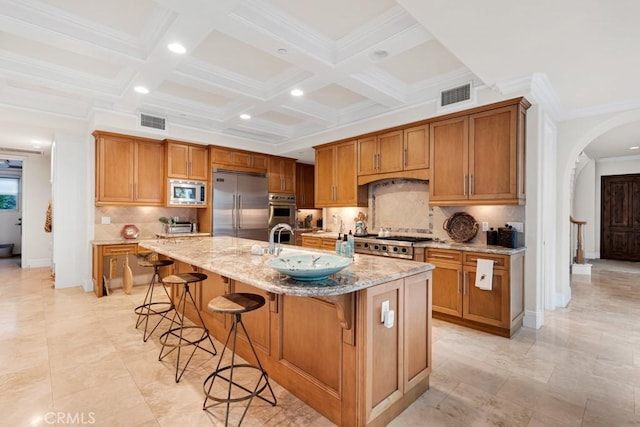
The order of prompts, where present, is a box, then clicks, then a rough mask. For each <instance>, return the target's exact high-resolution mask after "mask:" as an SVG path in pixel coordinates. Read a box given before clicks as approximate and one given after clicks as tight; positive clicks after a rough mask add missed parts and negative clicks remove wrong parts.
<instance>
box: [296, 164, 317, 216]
mask: <svg viewBox="0 0 640 427" xmlns="http://www.w3.org/2000/svg"><path fill="white" fill-rule="evenodd" d="M314 171H315V168H314V167H313V165H307V164H305V163H296V205H297V207H298V209H313V208H314V203H315V200H314V188H313V185H314V184H313V183H314Z"/></svg>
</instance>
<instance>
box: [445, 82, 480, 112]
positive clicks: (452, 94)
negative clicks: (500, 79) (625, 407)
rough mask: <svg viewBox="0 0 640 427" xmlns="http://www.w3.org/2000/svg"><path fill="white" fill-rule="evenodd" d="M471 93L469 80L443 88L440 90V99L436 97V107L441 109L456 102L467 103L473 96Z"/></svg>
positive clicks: (454, 104)
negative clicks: (455, 85)
mask: <svg viewBox="0 0 640 427" xmlns="http://www.w3.org/2000/svg"><path fill="white" fill-rule="evenodd" d="M473 95H474V91H473V88H472V87H471V82H469V83H467V84H464V85H462V86H457V87H454V88H451V89H447V90H443V91H441V92H440V99H438V108H439V109H443V108H446V107H453V106H456V105H457V104H469V103H470V102H472V101H473V100H474V98H475V97H474V96H473Z"/></svg>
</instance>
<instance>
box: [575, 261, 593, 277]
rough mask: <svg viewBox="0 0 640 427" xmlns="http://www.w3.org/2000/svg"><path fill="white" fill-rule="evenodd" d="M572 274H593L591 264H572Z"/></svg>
mask: <svg viewBox="0 0 640 427" xmlns="http://www.w3.org/2000/svg"><path fill="white" fill-rule="evenodd" d="M571 274H579V275H583V276H591V264H572V265H571Z"/></svg>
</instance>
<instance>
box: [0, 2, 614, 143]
mask: <svg viewBox="0 0 640 427" xmlns="http://www.w3.org/2000/svg"><path fill="white" fill-rule="evenodd" d="M454 3H455V5H448V4H447V2H442V1H436V0H425V1H418V0H415V1H414V0H398V1H394V0H348V1H344V0H322V1H311V0H215V1H211V0H188V1H184V0H135V1H131V0H109V1H97V0H0V111H2V112H3V117H4V123H3V130H2V132H0V146H3V145H7V144H10V143H19V144H24V145H29V144H33V143H32V142H31V140H29V141H28V142H27V138H30V139H34V138H36V139H37V138H39V137H38V136H35V137H34V136H31V137H27V136H26V133H25V132H24V131H25V129H26V128H29V126H26V125H25V124H24V123H19V121H15V122H12V121H11V120H10V118H11V116H12V115H14V114H18V112H20V111H29V112H34V113H37V114H46V115H53V116H54V117H57V118H59V120H56V125H57V126H59V127H61V128H64V126H66V125H68V126H72V125H74V124H77V123H89V122H90V121H91V118H92V115H93V114H94V113H95V112H96V111H112V112H118V113H124V114H138V113H140V112H143V113H146V114H151V115H158V116H161V117H164V118H166V119H167V122H168V125H169V126H172V125H173V126H184V127H187V128H193V129H200V130H205V131H211V132H214V133H216V134H221V135H228V136H235V137H240V138H243V139H248V140H252V141H257V142H259V143H261V144H269V145H271V146H273V147H276V148H277V147H280V148H281V147H283V146H284V145H286V144H287V143H289V142H290V141H294V140H297V141H300V140H301V139H303V138H304V137H306V136H309V135H315V134H318V133H322V132H326V131H327V130H330V129H335V128H338V127H340V126H345V125H348V124H351V123H355V122H358V121H361V120H364V119H369V118H372V117H377V116H380V115H383V114H386V113H389V112H393V111H402V109H406V108H408V107H412V106H418V105H423V104H426V103H433V102H435V100H436V99H437V97H438V95H439V92H440V91H441V90H443V89H448V88H451V87H454V86H457V85H461V84H465V83H468V82H472V83H473V85H474V86H483V85H486V86H489V87H496V88H499V87H500V85H501V84H505V83H506V82H508V81H510V80H511V79H519V78H522V77H524V76H525V75H526V74H528V73H532V72H541V71H542V72H544V71H545V70H544V69H535V68H531V67H530V66H528V60H529V59H528V58H527V57H526V56H524V55H523V54H522V52H519V51H513V52H510V53H509V55H508V56H504V57H503V64H502V65H501V64H497V63H495V60H496V55H497V54H498V53H499V52H497V50H500V49H508V48H510V46H509V45H505V43H506V42H504V40H502V39H504V38H505V37H504V34H501V33H500V31H499V29H496V28H494V26H495V25H497V24H499V23H500V20H499V17H500V15H499V14H498V15H496V14H495V13H493V14H492V15H491V16H489V17H488V20H485V17H484V16H481V15H478V16H476V18H473V17H472V16H470V14H471V13H472V12H473V11H474V8H475V9H477V8H478V7H479V6H478V5H471V4H469V5H467V6H465V4H466V3H465V2H460V1H457V2H454ZM469 3H474V2H469ZM500 3H505V2H504V1H498V0H491V1H488V3H487V5H486V6H487V7H489V6H491V7H489V9H491V8H492V7H494V6H496V5H499V4H500ZM506 3H508V4H509V5H510V6H509V7H511V8H514V9H515V8H516V7H515V6H513V5H511V3H512V2H506ZM454 6H455V7H459V8H461V9H457V10H455V11H454V10H452V8H453V7H454ZM523 10H524V9H522V8H519V9H518V10H516V12H518V14H521V13H522V12H523ZM454 12H455V15H454V14H453V13H454ZM476 12H477V11H476ZM494 12H495V11H494ZM507 12H509V10H507ZM511 12H513V11H511ZM616 12H617V11H616ZM524 18H526V15H524ZM524 18H523V19H524ZM496 20H497V23H496V22H494V21H496ZM468 21H469V22H468ZM503 21H504V20H503ZM511 21H512V20H511ZM511 21H504V23H505V24H508V27H509V28H511V27H513V26H514V25H515V26H516V27H519V25H516V24H514V23H513V22H511ZM483 22H484V23H487V24H491V26H490V28H489V29H486V28H484V26H482V25H480V24H481V23H483ZM463 23H464V24H465V25H466V27H460V25H461V24H463ZM456 27H458V28H456ZM430 28H433V29H434V30H435V32H434V31H432V30H430ZM469 29H471V30H472V31H469ZM529 29H530V28H522V32H523V33H527V32H528V31H529ZM553 29H554V30H555V28H553ZM541 33H542V32H541V31H540V30H539V29H537V28H531V37H533V35H539V34H541ZM501 36H502V38H499V37H501ZM491 40H494V41H496V44H492V43H491ZM545 40H546V39H545ZM174 42H179V43H181V44H182V45H184V47H185V48H186V53H184V54H176V53H173V52H171V51H169V50H168V49H167V46H168V45H169V44H170V43H174ZM527 48H528V45H527ZM503 53H504V52H503ZM483 55H485V56H484V57H485V59H486V60H485V61H483V60H482V58H483ZM531 55H533V56H536V57H538V56H540V55H539V53H538V52H532V53H531ZM564 59H565V62H568V61H567V60H566V58H564ZM510 60H513V62H515V63H514V64H511V63H509V61H510ZM505 64H506V65H505ZM521 64H523V65H522V67H520V68H518V66H519V65H521ZM540 65H541V66H543V67H546V64H544V61H543V60H542V62H541V63H540ZM567 66H569V67H570V64H567ZM554 69H555V68H554ZM473 70H477V71H473ZM550 77H553V76H550ZM555 79H556V80H555V81H554V79H553V78H551V83H552V85H553V84H555V83H556V82H558V84H562V85H563V89H564V87H565V86H567V84H566V81H565V80H566V79H564V77H563V78H559V77H556V78H555ZM137 86H144V87H146V88H147V89H148V90H149V93H147V94H140V93H137V92H136V91H134V88H135V87H137ZM293 89H300V90H302V91H303V92H304V94H303V95H302V96H298V97H296V96H292V95H291V93H290V92H291V90H293ZM559 93H561V91H559ZM562 93H563V96H565V98H564V100H566V104H567V105H566V107H568V108H570V109H573V110H576V109H580V108H583V107H584V108H586V107H589V108H593V107H594V105H592V104H593V103H592V102H591V101H590V100H589V99H580V98H579V97H578V98H576V97H575V96H573V93H572V92H562ZM598 96H599V98H597V101H598V102H607V103H610V102H611V100H609V99H604V100H603V99H602V94H601V93H600V90H599V91H598ZM586 98H588V97H586ZM561 101H562V100H561ZM590 102H591V103H590ZM559 105H560V106H561V107H562V102H560V103H559ZM241 114H248V115H250V116H251V118H250V119H248V120H243V119H241V118H240V115H241ZM36 128H37V127H36V126H33V131H34V132H36V131H37V130H38V129H36ZM40 131H41V133H42V138H43V139H44V140H46V138H47V137H46V134H47V132H52V131H55V129H50V128H46V129H45V128H44V127H42V128H41V129H40ZM280 151H282V150H280Z"/></svg>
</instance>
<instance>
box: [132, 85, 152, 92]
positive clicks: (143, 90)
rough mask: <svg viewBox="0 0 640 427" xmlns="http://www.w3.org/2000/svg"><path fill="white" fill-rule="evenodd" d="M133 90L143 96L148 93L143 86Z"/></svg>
mask: <svg viewBox="0 0 640 427" xmlns="http://www.w3.org/2000/svg"><path fill="white" fill-rule="evenodd" d="M133 90H135V91H136V92H138V93H144V94H147V93H149V89H147V88H146V87H144V86H136V87H134V88H133Z"/></svg>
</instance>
